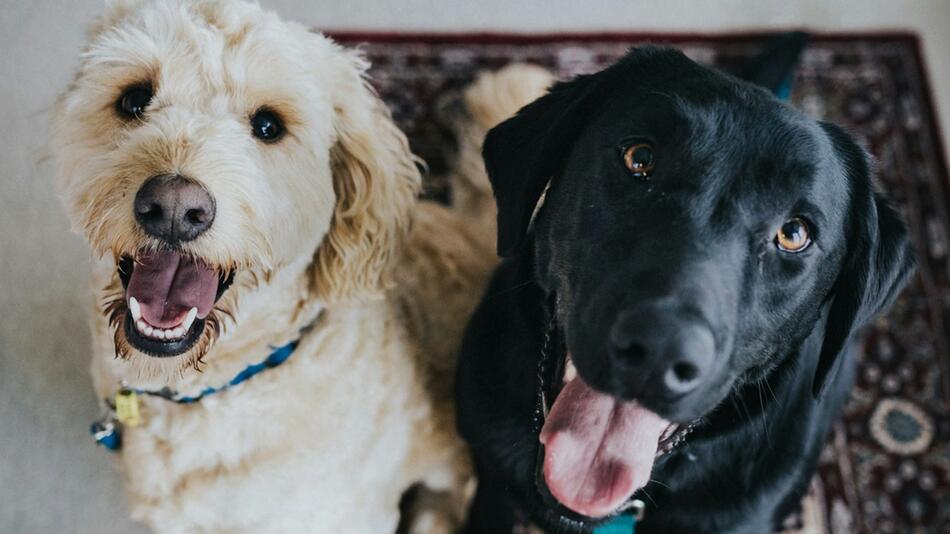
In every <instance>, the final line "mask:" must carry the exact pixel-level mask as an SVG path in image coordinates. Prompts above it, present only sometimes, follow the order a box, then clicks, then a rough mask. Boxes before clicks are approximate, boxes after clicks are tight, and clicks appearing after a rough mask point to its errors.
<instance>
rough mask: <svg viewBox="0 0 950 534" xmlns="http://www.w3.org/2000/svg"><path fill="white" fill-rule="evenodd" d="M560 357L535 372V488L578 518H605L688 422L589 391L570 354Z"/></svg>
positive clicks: (677, 440)
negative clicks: (538, 420) (538, 413)
mask: <svg viewBox="0 0 950 534" xmlns="http://www.w3.org/2000/svg"><path fill="white" fill-rule="evenodd" d="M562 354H563V355H562V356H561V357H560V361H558V362H555V363H556V364H557V365H556V368H555V369H554V370H553V372H551V373H550V374H548V373H544V372H541V373H539V381H540V382H542V384H541V386H540V388H539V397H540V400H539V403H540V405H541V410H542V413H543V426H541V428H540V432H539V436H538V439H539V440H540V442H541V445H542V447H541V448H540V452H539V458H538V466H537V470H536V476H537V479H538V480H537V484H538V487H539V491H541V492H542V494H543V493H544V492H545V491H546V492H549V493H550V495H551V496H552V497H554V499H556V500H557V502H558V503H560V504H561V505H562V506H564V507H565V508H567V509H568V510H570V511H571V512H574V513H576V514H579V515H581V516H586V517H591V518H600V517H605V516H610V515H613V514H615V513H617V512H620V511H622V510H624V509H625V508H626V507H627V505H628V504H629V503H630V500H631V497H633V495H634V493H636V491H637V490H639V489H640V488H642V487H643V486H645V485H646V484H647V483H648V482H649V480H650V473H651V471H652V470H653V465H654V462H655V461H656V459H657V458H658V457H660V456H662V455H663V454H666V453H668V452H670V451H671V450H672V449H673V447H675V446H676V445H677V444H679V443H680V442H681V441H682V439H683V438H684V437H685V434H686V433H687V432H689V430H690V429H691V428H692V425H686V426H679V425H676V424H674V423H671V422H669V421H667V420H665V419H663V418H662V417H660V416H659V415H657V414H656V413H654V412H652V411H650V410H648V409H646V408H644V407H643V406H641V405H640V404H638V403H637V402H635V401H623V400H621V399H617V398H615V397H612V396H610V395H607V394H605V393H601V392H599V391H595V390H594V389H593V388H591V387H590V386H588V385H587V384H586V383H585V382H584V381H583V380H582V379H581V378H580V376H579V375H578V373H577V370H576V368H575V367H574V364H573V362H572V361H571V357H570V355H569V354H567V353H562ZM545 374H547V376H548V377H549V379H550V382H549V384H551V385H549V386H547V387H546V386H545V384H544V382H546V381H547V380H545V376H544V375H545ZM552 386H557V387H552ZM549 399H553V402H552V403H551V404H550V406H548V400H549Z"/></svg>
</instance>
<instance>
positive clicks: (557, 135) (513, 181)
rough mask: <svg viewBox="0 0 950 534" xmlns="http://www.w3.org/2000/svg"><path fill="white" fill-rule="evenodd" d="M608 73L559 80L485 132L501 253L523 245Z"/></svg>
mask: <svg viewBox="0 0 950 534" xmlns="http://www.w3.org/2000/svg"><path fill="white" fill-rule="evenodd" d="M605 72H606V71H605ZM604 76H605V73H604V72H600V73H597V74H591V75H587V76H579V77H577V78H575V79H574V80H572V81H570V82H562V83H558V84H555V85H554V86H553V87H552V88H551V89H550V91H549V92H548V94H546V95H545V96H542V97H541V98H539V99H537V100H535V101H534V102H532V103H530V104H528V105H527V106H525V107H523V108H522V109H521V110H520V111H519V112H518V113H517V114H516V115H515V116H514V117H512V118H510V119H508V120H506V121H504V122H502V123H501V124H499V125H498V126H495V127H494V128H492V129H491V130H490V131H489V132H488V135H487V136H486V137H485V143H484V147H483V148H482V156H483V157H484V159H485V169H486V170H487V171H488V179H489V181H490V182H491V185H492V190H493V191H494V194H495V203H496V204H497V206H498V254H499V255H500V256H505V257H507V256H512V255H514V254H515V253H516V252H518V249H519V248H521V245H522V243H523V242H524V238H525V234H526V233H527V231H528V225H529V224H530V222H531V216H532V215H533V214H534V210H535V208H536V207H537V204H538V200H540V198H541V194H542V193H544V189H545V188H546V187H547V184H548V181H549V180H550V179H551V177H552V176H553V175H554V174H555V173H556V172H557V170H558V168H559V167H560V166H561V164H562V163H563V160H564V158H565V156H566V154H565V152H566V151H567V150H568V149H569V148H570V146H571V144H572V143H573V141H574V139H575V138H576V136H577V134H578V133H579V131H580V130H581V128H582V127H583V125H584V123H585V122H586V121H587V119H588V116H589V115H590V112H591V111H592V107H593V105H594V100H596V99H594V98H592V96H593V95H595V94H597V93H598V92H599V88H600V87H601V86H602V85H603V78H604Z"/></svg>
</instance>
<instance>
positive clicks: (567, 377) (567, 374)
mask: <svg viewBox="0 0 950 534" xmlns="http://www.w3.org/2000/svg"><path fill="white" fill-rule="evenodd" d="M575 378H577V368H576V367H574V362H572V361H570V360H568V361H567V365H566V366H565V367H564V383H565V384H566V383H568V382H570V381H571V380H574V379H575Z"/></svg>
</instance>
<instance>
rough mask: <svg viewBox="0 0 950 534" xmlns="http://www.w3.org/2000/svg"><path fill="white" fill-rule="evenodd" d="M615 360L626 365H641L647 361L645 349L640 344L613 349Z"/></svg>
mask: <svg viewBox="0 0 950 534" xmlns="http://www.w3.org/2000/svg"><path fill="white" fill-rule="evenodd" d="M614 354H616V356H617V359H618V360H620V361H621V362H623V363H626V364H627V365H641V364H643V363H644V362H645V361H646V359H647V349H646V347H644V346H643V345H641V344H640V343H635V342H634V343H630V344H628V345H627V346H626V347H615V348H614Z"/></svg>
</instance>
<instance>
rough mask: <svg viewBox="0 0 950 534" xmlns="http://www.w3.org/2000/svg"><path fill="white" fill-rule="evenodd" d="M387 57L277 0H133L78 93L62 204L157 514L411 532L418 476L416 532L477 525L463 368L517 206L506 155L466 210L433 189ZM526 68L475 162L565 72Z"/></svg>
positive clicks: (482, 124)
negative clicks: (357, 48)
mask: <svg viewBox="0 0 950 534" xmlns="http://www.w3.org/2000/svg"><path fill="white" fill-rule="evenodd" d="M366 68H367V63H366V62H365V60H364V59H363V58H362V57H361V56H360V55H359V54H358V53H356V52H354V51H351V50H345V49H343V48H341V47H340V46H338V45H336V44H335V43H333V42H332V41H330V40H329V39H327V38H326V37H324V36H321V35H319V34H316V33H312V32H309V31H307V30H306V29H305V28H304V27H302V26H300V25H297V24H292V23H286V22H283V21H281V20H279V19H278V18H277V17H276V16H275V15H273V14H271V13H268V12H265V11H262V10H261V9H260V8H258V7H257V6H255V5H251V4H246V3H240V2H224V1H214V0H209V1H195V2H184V1H172V0H165V1H134V0H129V1H120V2H113V3H111V4H110V5H109V7H108V8H107V14H106V15H105V16H103V17H102V18H101V19H100V21H99V23H98V24H97V25H96V27H95V28H93V30H92V31H91V34H90V44H89V46H88V48H87V49H86V50H85V51H84V53H83V54H82V59H81V66H80V68H79V71H78V74H77V76H76V79H75V81H74V82H73V83H72V85H71V86H70V87H69V88H68V89H67V90H66V92H65V93H64V94H63V96H62V97H61V98H60V100H59V102H58V103H57V106H56V108H55V111H54V118H53V123H54V125H53V126H54V127H53V136H52V140H51V146H52V150H53V152H54V156H55V161H56V164H57V169H58V172H59V174H60V181H61V191H62V196H63V199H64V203H65V205H66V208H67V211H68V213H69V215H70V218H71V220H72V223H73V226H74V229H75V230H76V231H78V232H80V233H81V234H83V235H84V236H85V238H86V239H87V240H88V242H89V244H90V246H91V248H92V249H93V251H94V254H95V256H96V257H97V258H99V259H98V260H97V262H96V264H95V267H94V275H93V291H94V299H93V306H92V307H93V334H94V336H93V338H94V355H93V363H92V374H93V378H94V383H95V388H96V393H97V395H98V396H99V398H101V399H102V400H103V405H104V407H106V408H107V409H106V412H107V413H108V414H109V415H108V416H107V417H106V418H105V419H104V420H103V421H102V423H101V426H99V427H98V428H97V429H96V430H98V431H99V432H98V434H97V437H98V438H99V439H101V440H102V441H103V442H104V443H107V444H111V445H113V446H118V445H119V443H118V442H117V440H118V435H119V434H118V430H119V429H120V427H121V448H120V450H119V454H120V457H121V460H122V464H123V467H124V469H123V470H124V473H125V476H126V479H127V490H128V496H129V501H130V504H131V508H132V514H133V516H134V517H135V518H137V519H139V520H142V521H144V522H146V523H147V524H148V525H150V526H151V527H153V528H155V529H156V530H161V531H169V532H173V531H175V532H200V531H214V532H223V531H229V532H230V531H255V532H264V531H267V532H287V531H293V532H327V533H329V532H357V533H363V532H366V533H380V532H393V531H394V530H395V529H396V527H397V524H398V523H399V521H400V513H399V501H400V498H401V496H402V495H403V494H404V493H405V492H406V490H407V489H408V488H410V487H413V486H415V487H417V488H419V489H418V490H417V491H414V492H413V495H416V497H417V498H418V499H417V501H416V502H417V503H418V504H417V505H416V506H413V505H411V504H410V505H409V506H406V507H404V508H405V509H407V510H410V511H412V512H413V513H411V514H406V515H407V517H404V518H403V521H404V525H405V526H407V527H408V528H409V529H410V530H411V531H415V532H444V531H449V530H451V529H452V528H454V527H455V526H456V525H458V524H459V523H460V521H461V520H462V516H463V515H464V506H465V502H466V498H467V491H466V486H467V485H469V486H470V478H471V471H470V465H469V460H468V457H467V453H466V451H465V449H464V448H463V445H462V444H461V442H460V440H459V439H458V438H457V436H456V435H455V422H454V415H453V409H452V405H451V399H450V397H451V387H452V382H453V380H452V376H453V373H454V364H455V352H456V349H457V347H458V344H459V341H460V337H461V332H462V329H463V327H464V325H465V322H466V320H467V319H468V316H469V314H470V312H471V311H472V309H473V307H474V305H475V303H476V301H477V299H478V297H479V294H480V293H481V290H482V288H483V284H484V282H485V279H486V276H487V274H488V272H489V270H490V269H491V268H492V267H493V265H494V263H495V260H494V257H495V255H494V250H493V248H494V247H493V239H492V234H493V230H492V228H491V223H490V222H489V221H490V219H491V215H490V214H491V213H492V211H491V210H493V208H492V207H491V199H490V197H489V196H488V193H487V191H488V190H487V182H485V181H484V169H483V168H482V167H481V166H480V161H479V163H477V164H474V163H472V162H471V161H469V162H468V163H464V162H463V164H462V165H460V169H461V170H460V171H459V172H458V173H457V174H458V176H456V178H457V179H456V183H457V187H458V191H457V193H458V196H459V199H460V204H463V207H464V209H454V210H450V209H447V208H444V207H440V206H438V205H435V204H432V203H426V202H422V203H420V202H418V201H417V200H416V195H417V191H418V188H419V182H420V175H419V171H418V170H417V166H416V162H415V161H414V158H413V156H412V154H411V153H410V151H409V148H408V145H407V142H406V139H405V137H404V136H403V135H402V134H401V133H400V132H399V131H398V130H397V128H396V127H395V125H394V124H393V122H392V121H391V119H390V116H389V114H388V112H387V111H386V109H385V108H384V106H383V104H382V103H381V101H380V100H379V99H378V98H377V96H376V95H375V94H374V93H373V91H372V90H371V89H370V88H369V86H368V85H367V84H366V81H365V79H364V74H365V71H366ZM503 78H504V76H503V75H496V76H487V77H485V78H483V79H482V80H481V81H480V82H478V84H476V85H475V86H473V88H471V89H470V90H469V91H468V92H467V93H465V99H467V100H468V102H467V107H468V109H470V110H471V113H470V114H469V118H468V119H467V120H468V122H466V123H465V124H463V125H459V130H460V132H461V133H462V134H463V135H462V139H463V149H462V154H463V159H465V158H467V159H468V160H471V159H472V157H471V154H477V153H478V150H479V148H480V146H479V143H480V139H481V135H482V134H483V133H484V131H485V129H486V128H487V127H490V126H491V125H493V124H494V123H495V122H497V121H499V120H501V119H503V118H504V117H506V116H507V115H509V114H510V113H512V112H513V111H515V109H517V107H518V106H520V105H521V104H524V103H526V102H528V101H530V100H531V99H533V98H534V97H536V96H538V94H539V93H540V92H541V91H542V90H543V88H544V86H545V85H547V83H548V81H549V79H548V77H547V75H544V74H539V73H537V72H534V73H531V75H529V76H526V77H523V76H519V77H517V78H518V79H517V80H508V81H507V82H506V81H505V80H504V79H503ZM499 91H500V92H504V93H505V94H504V95H502V97H498V98H496V96H495V95H494V94H493V93H495V92H499ZM473 99H474V100H473ZM479 99H482V101H478V100H479ZM465 143H469V144H471V145H472V146H464V145H465ZM465 154H468V156H465ZM486 213H488V214H489V215H488V216H487V217H486V215H485V214H486ZM265 360H266V363H264V362H265ZM262 363H264V364H263V365H261V364H262ZM232 382H233V383H234V384H236V385H233V386H232V387H227V386H228V384H229V383H232ZM120 391H121V392H120ZM119 421H121V422H122V423H124V424H120V423H119ZM112 425H114V428H113V426H112Z"/></svg>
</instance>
